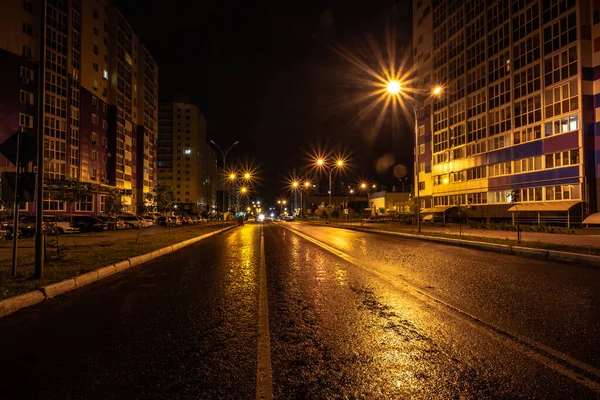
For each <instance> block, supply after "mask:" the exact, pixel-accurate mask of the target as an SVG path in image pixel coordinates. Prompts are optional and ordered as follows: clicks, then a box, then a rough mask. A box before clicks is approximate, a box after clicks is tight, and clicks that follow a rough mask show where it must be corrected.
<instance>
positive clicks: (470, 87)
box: [467, 64, 486, 93]
mask: <svg viewBox="0 0 600 400" xmlns="http://www.w3.org/2000/svg"><path fill="white" fill-rule="evenodd" d="M485 78H486V72H485V64H481V65H479V67H476V68H475V69H474V70H472V71H469V72H467V92H468V93H473V92H475V91H477V90H479V89H481V88H483V87H484V86H485Z"/></svg>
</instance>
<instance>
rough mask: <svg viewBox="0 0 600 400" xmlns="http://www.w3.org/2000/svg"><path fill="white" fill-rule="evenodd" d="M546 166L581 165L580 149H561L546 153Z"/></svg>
mask: <svg viewBox="0 0 600 400" xmlns="http://www.w3.org/2000/svg"><path fill="white" fill-rule="evenodd" d="M545 160H546V168H558V167H566V166H569V165H579V149H574V150H568V151H560V152H558V153H553V154H546V156H545Z"/></svg>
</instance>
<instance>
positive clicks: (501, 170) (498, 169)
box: [489, 161, 511, 178]
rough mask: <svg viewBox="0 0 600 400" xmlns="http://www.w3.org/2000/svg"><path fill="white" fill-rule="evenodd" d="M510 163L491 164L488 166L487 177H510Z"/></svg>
mask: <svg viewBox="0 0 600 400" xmlns="http://www.w3.org/2000/svg"><path fill="white" fill-rule="evenodd" d="M510 164H511V162H510V161H505V162H501V163H498V164H493V165H490V166H489V176H490V178H491V177H494V176H502V175H510V174H511V168H510Z"/></svg>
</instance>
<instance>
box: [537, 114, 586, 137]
mask: <svg viewBox="0 0 600 400" xmlns="http://www.w3.org/2000/svg"><path fill="white" fill-rule="evenodd" d="M577 129H579V117H578V115H577V114H573V115H569V116H565V117H562V118H559V119H556V120H554V121H551V122H546V123H544V136H545V137H548V136H552V135H559V134H561V133H567V132H572V131H575V130H577Z"/></svg>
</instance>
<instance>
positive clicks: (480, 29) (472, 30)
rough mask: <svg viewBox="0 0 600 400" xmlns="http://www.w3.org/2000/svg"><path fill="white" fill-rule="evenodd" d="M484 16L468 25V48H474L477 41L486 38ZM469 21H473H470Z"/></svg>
mask: <svg viewBox="0 0 600 400" xmlns="http://www.w3.org/2000/svg"><path fill="white" fill-rule="evenodd" d="M483 19H484V16H483V15H481V16H479V18H477V19H476V20H475V21H473V22H472V23H470V24H469V25H467V47H468V46H472V45H473V43H475V41H477V40H479V39H480V38H483V37H484V36H485V25H484V20H483ZM468 21H472V20H471V19H468Z"/></svg>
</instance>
